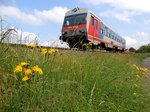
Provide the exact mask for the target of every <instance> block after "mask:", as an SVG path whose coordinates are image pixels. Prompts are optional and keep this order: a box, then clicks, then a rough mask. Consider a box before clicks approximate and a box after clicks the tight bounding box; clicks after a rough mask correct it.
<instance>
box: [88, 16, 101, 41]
mask: <svg viewBox="0 0 150 112" xmlns="http://www.w3.org/2000/svg"><path fill="white" fill-rule="evenodd" d="M88 34H89V39H90V40H92V41H93V42H94V37H98V34H99V27H98V20H97V19H96V18H94V16H91V17H90V25H89V31H88Z"/></svg>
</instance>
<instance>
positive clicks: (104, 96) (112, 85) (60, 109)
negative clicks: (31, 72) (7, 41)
mask: <svg viewBox="0 0 150 112" xmlns="http://www.w3.org/2000/svg"><path fill="white" fill-rule="evenodd" d="M147 56H150V54H120V53H117V54H114V53H112V54H110V53H109V54H107V53H106V54H104V53H100V52H79V51H59V52H58V53H57V54H55V55H50V56H44V55H41V53H40V52H39V50H38V49H28V48H24V47H20V46H16V47H11V46H5V45H1V46H0V57H1V58H0V85H1V86H0V96H1V97H0V106H1V110H2V111H4V112H43V111H46V112H134V111H135V112H145V111H146V110H145V108H146V104H147V103H148V101H149V99H148V98H147V96H146V93H145V91H144V83H143V80H144V77H143V78H142V77H141V78H139V79H138V78H137V77H136V74H135V70H133V68H132V67H131V65H132V64H137V65H140V63H141V60H142V59H143V58H145V57H147ZM22 61H26V62H28V63H29V64H30V66H34V65H38V66H39V67H41V68H42V70H43V72H44V73H43V75H40V76H38V77H33V78H31V79H30V80H29V81H25V82H24V81H22V80H19V79H18V78H17V77H18V76H16V75H15V74H14V73H13V71H14V68H15V66H16V65H17V64H19V63H20V62H22ZM135 84H136V85H137V86H135Z"/></svg>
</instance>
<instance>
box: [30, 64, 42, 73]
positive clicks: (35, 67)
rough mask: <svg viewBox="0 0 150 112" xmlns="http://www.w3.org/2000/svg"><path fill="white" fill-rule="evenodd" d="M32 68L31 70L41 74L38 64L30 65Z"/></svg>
mask: <svg viewBox="0 0 150 112" xmlns="http://www.w3.org/2000/svg"><path fill="white" fill-rule="evenodd" d="M32 70H33V71H34V72H37V73H38V74H39V75H42V74H43V71H42V69H41V68H39V67H38V65H35V66H33V67H32Z"/></svg>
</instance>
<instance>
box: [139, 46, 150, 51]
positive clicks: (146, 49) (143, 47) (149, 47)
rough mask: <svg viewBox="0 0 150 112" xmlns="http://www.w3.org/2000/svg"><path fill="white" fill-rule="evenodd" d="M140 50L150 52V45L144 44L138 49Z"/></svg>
mask: <svg viewBox="0 0 150 112" xmlns="http://www.w3.org/2000/svg"><path fill="white" fill-rule="evenodd" d="M138 52H141V53H150V45H149V44H148V45H143V46H141V47H140V48H139V49H138Z"/></svg>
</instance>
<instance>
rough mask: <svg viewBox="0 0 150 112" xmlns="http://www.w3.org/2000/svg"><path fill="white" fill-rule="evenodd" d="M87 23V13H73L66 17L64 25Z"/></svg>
mask: <svg viewBox="0 0 150 112" xmlns="http://www.w3.org/2000/svg"><path fill="white" fill-rule="evenodd" d="M80 24H86V14H79V15H72V16H68V17H65V20H64V25H63V26H72V25H80Z"/></svg>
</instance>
